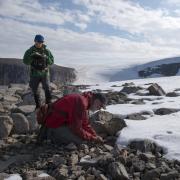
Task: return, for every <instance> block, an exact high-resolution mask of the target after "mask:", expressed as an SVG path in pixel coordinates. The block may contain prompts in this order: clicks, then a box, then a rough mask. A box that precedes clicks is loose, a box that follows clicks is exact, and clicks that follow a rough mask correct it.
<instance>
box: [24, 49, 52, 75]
mask: <svg viewBox="0 0 180 180" xmlns="http://www.w3.org/2000/svg"><path fill="white" fill-rule="evenodd" d="M36 52H38V53H40V54H45V55H46V56H47V64H48V66H50V65H52V64H53V63H54V57H53V55H52V54H51V51H50V50H48V49H46V45H43V47H42V48H36V47H35V46H32V47H30V48H29V49H28V50H27V51H26V52H25V54H24V57H23V62H24V64H26V65H30V76H45V75H49V67H48V68H47V70H43V71H39V70H36V69H34V68H32V66H31V63H32V61H33V58H32V57H31V55H32V54H33V53H36Z"/></svg>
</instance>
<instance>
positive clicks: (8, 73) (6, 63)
mask: <svg viewBox="0 0 180 180" xmlns="http://www.w3.org/2000/svg"><path fill="white" fill-rule="evenodd" d="M50 73H51V76H50V77H51V81H52V82H54V83H56V84H57V83H58V84H65V83H72V82H73V81H75V79H76V72H75V69H73V68H68V67H62V66H58V65H52V66H51V68H50ZM28 82H29V67H28V66H26V65H24V64H23V62H22V59H13V58H0V85H9V84H10V83H28Z"/></svg>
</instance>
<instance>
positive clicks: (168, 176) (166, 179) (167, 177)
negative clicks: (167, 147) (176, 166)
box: [160, 170, 179, 180]
mask: <svg viewBox="0 0 180 180" xmlns="http://www.w3.org/2000/svg"><path fill="white" fill-rule="evenodd" d="M178 177H179V173H178V172H177V171H175V170H173V171H172V172H169V173H163V174H161V177H160V180H174V179H176V178H178Z"/></svg>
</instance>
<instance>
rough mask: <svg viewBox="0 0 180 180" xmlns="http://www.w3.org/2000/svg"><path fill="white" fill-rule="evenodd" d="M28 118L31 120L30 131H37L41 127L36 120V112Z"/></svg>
mask: <svg viewBox="0 0 180 180" xmlns="http://www.w3.org/2000/svg"><path fill="white" fill-rule="evenodd" d="M27 120H28V122H29V132H31V133H32V132H35V131H37V130H38V129H39V124H38V123H37V121H36V115H35V112H33V113H31V114H29V115H28V116H27Z"/></svg>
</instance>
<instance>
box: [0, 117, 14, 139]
mask: <svg viewBox="0 0 180 180" xmlns="http://www.w3.org/2000/svg"><path fill="white" fill-rule="evenodd" d="M12 128H13V120H12V119H11V117H9V116H0V139H2V138H7V137H8V136H9V134H10V132H11V130H12Z"/></svg>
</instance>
